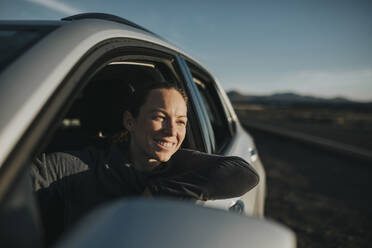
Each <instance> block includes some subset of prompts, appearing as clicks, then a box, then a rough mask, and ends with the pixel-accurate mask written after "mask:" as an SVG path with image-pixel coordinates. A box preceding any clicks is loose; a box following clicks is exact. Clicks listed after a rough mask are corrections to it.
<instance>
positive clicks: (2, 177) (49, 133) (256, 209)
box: [0, 14, 266, 218]
mask: <svg viewBox="0 0 372 248" xmlns="http://www.w3.org/2000/svg"><path fill="white" fill-rule="evenodd" d="M0 42H1V48H0V49H1V53H0V54H1V55H0V56H1V58H0V116H1V121H0V147H1V149H0V166H1V168H0V203H1V204H2V206H9V205H11V204H20V203H19V202H22V201H23V204H24V205H27V206H28V207H29V208H30V209H33V210H32V211H33V212H35V214H33V215H32V216H34V215H37V211H35V206H34V203H33V201H28V200H26V198H27V197H31V198H32V196H33V195H32V193H30V192H29V187H25V186H24V184H27V180H23V179H24V178H25V177H24V176H23V175H24V174H25V173H24V172H25V171H26V170H25V168H27V165H28V163H29V161H30V160H31V159H32V158H33V157H34V156H35V154H38V153H40V152H50V151H58V150H64V149H69V150H71V149H79V148H81V147H83V146H85V145H87V144H90V143H92V142H97V141H99V140H100V139H102V138H105V137H108V136H110V135H112V134H113V133H114V132H116V131H117V130H118V129H120V125H118V124H117V123H118V122H115V115H114V112H115V97H114V96H115V95H117V94H118V92H117V87H116V86H115V83H123V84H126V83H127V84H129V83H130V84H135V83H136V82H138V81H139V80H151V79H156V80H167V81H172V82H176V83H177V84H178V85H179V86H180V87H182V88H183V89H185V91H186V92H187V94H188V96H189V99H190V101H189V124H188V126H187V137H186V139H185V142H184V144H183V146H184V147H187V148H192V149H197V150H200V151H204V152H208V153H217V154H223V155H236V156H240V157H242V158H244V159H245V160H247V161H249V162H250V163H251V164H252V165H253V167H254V168H255V169H256V171H257V172H258V174H259V176H260V182H259V184H258V185H257V186H256V187H255V188H254V189H252V190H251V191H249V192H248V193H246V194H245V195H243V196H242V197H239V198H233V199H225V200H218V201H208V202H199V204H202V205H205V206H211V207H216V208H222V209H226V210H230V211H236V212H241V213H244V214H246V215H253V216H263V215H264V201H265V192H266V189H265V187H266V183H265V171H264V168H263V166H262V164H261V162H260V159H259V157H258V154H257V151H256V148H255V145H254V142H253V140H252V138H251V136H250V135H249V134H248V133H247V132H246V131H245V130H244V129H243V128H242V126H241V124H240V123H239V120H238V118H237V116H236V114H235V112H234V110H233V108H232V106H231V104H230V102H229V99H228V98H227V96H226V94H225V92H224V90H223V89H222V88H221V86H220V85H219V83H218V81H217V80H216V78H214V77H213V76H212V75H211V73H209V72H208V71H207V70H206V69H205V68H204V67H203V66H202V65H200V63H198V62H197V61H196V60H195V59H193V58H192V57H190V56H189V55H187V54H186V53H185V52H183V51H182V50H180V49H179V48H177V47H175V46H174V45H172V44H170V43H169V42H167V41H165V40H164V39H162V38H160V37H159V36H157V35H156V34H153V33H151V32H150V31H148V30H146V29H144V28H142V27H140V26H138V25H136V24H134V23H132V22H129V21H127V20H125V19H122V18H119V17H116V16H112V15H107V14H81V15H77V16H72V17H67V18H64V19H62V20H61V21H1V22H0ZM108 109H110V111H107V110H108ZM20 196H24V197H23V198H22V197H20ZM25 196H27V197H25ZM27 199H29V198H27ZM17 201H18V203H17ZM34 217H35V216H34ZM35 218H36V217H35Z"/></svg>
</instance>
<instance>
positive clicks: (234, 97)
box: [227, 91, 372, 105]
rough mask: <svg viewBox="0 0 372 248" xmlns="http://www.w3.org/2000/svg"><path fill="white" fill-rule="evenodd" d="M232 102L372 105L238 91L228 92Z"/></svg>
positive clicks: (338, 99)
mask: <svg viewBox="0 0 372 248" xmlns="http://www.w3.org/2000/svg"><path fill="white" fill-rule="evenodd" d="M227 95H228V96H229V98H230V100H231V101H232V102H233V103H252V104H279V105H297V104H301V105H303V104H310V105H313V104H315V105H324V104H326V105H355V104H357V105H372V102H370V103H362V102H356V101H351V100H348V99H346V98H343V97H335V98H321V97H315V96H304V95H299V94H296V93H292V92H285V93H275V94H272V95H264V96H257V95H244V94H242V93H240V92H238V91H229V92H227Z"/></svg>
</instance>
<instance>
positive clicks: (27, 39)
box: [0, 26, 50, 71]
mask: <svg viewBox="0 0 372 248" xmlns="http://www.w3.org/2000/svg"><path fill="white" fill-rule="evenodd" d="M49 31H50V29H40V30H39V29H33V30H20V29H11V28H9V27H2V26H0V44H1V46H0V71H1V70H3V69H4V68H5V67H6V66H7V65H9V64H10V63H11V61H12V60H14V59H15V58H17V57H18V56H20V55H21V54H22V53H23V52H24V51H25V50H26V49H27V48H29V47H31V46H32V45H33V44H35V43H36V42H37V41H38V40H40V39H41V38H42V37H44V36H45V35H46V34H47V33H48V32H49Z"/></svg>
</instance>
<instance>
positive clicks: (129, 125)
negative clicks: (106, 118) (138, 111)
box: [123, 111, 135, 132]
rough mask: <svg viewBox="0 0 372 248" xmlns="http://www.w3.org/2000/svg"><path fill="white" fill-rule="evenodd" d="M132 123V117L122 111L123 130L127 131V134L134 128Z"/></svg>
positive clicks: (127, 112)
mask: <svg viewBox="0 0 372 248" xmlns="http://www.w3.org/2000/svg"><path fill="white" fill-rule="evenodd" d="M134 122H135V119H134V118H133V115H132V114H131V113H130V112H129V111H124V113H123V125H124V127H125V129H127V130H128V131H129V132H131V131H132V130H133V128H134Z"/></svg>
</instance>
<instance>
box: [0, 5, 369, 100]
mask: <svg viewBox="0 0 372 248" xmlns="http://www.w3.org/2000/svg"><path fill="white" fill-rule="evenodd" d="M82 12H102V13H109V14H114V15H118V16H120V17H123V18H126V19H128V20H131V21H133V22H135V23H137V24H139V25H141V26H143V27H145V28H147V29H149V30H151V31H153V32H155V33H157V34H159V35H160V36H162V37H164V38H165V39H166V40H168V41H170V42H172V43H173V44H175V45H177V46H178V47H180V48H182V49H183V50H184V51H186V52H187V53H188V54H190V55H191V56H192V57H194V58H196V59H197V60H198V61H199V62H200V63H201V64H203V65H204V66H205V67H206V68H207V69H208V70H209V71H210V72H211V73H212V74H213V75H215V76H216V78H217V79H218V80H219V82H220V83H221V85H222V87H223V88H224V89H225V90H232V89H234V90H238V91H240V92H241V93H244V94H259V95H263V94H272V93H277V92H295V93H299V94H304V95H314V96H320V97H338V96H342V97H346V98H349V99H352V100H359V101H372V14H371V13H372V1H371V0H307V1H305V0H271V1H268V0H257V1H249V0H230V1H220V0H215V1H212V0H207V1H202V0H199V1H196V0H187V1H177V0H156V1H154V0H153V1H143V0H136V1H132V0H130V1H126V0H121V1H120V0H117V1H115V0H105V1H102V0H101V1H100V0H74V1H73V0H0V19H1V20H4V19H5V20H9V19H11V20H12V19H30V20H31V19H33V20H34V19H38V20H44V19H54V20H55V19H61V18H63V17H66V16H69V15H74V14H78V13H82Z"/></svg>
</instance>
